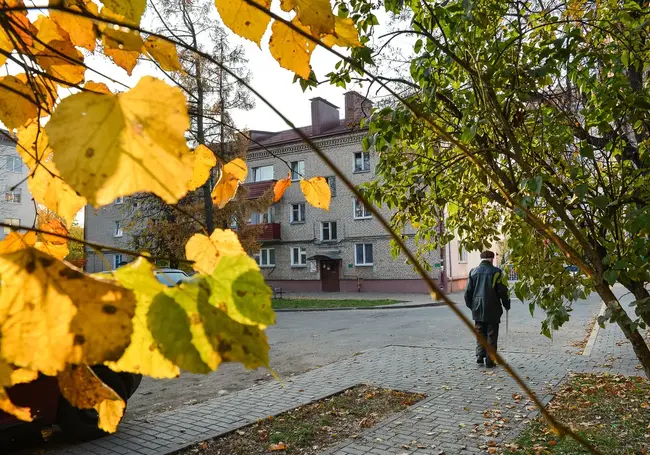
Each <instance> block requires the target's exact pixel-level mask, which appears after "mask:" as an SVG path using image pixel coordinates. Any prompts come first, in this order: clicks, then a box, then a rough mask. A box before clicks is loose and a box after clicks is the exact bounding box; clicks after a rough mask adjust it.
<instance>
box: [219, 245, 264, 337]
mask: <svg viewBox="0 0 650 455" xmlns="http://www.w3.org/2000/svg"><path fill="white" fill-rule="evenodd" d="M208 282H209V284H210V287H211V289H212V292H211V296H210V299H211V303H212V304H213V305H214V306H215V307H217V308H221V309H223V310H224V311H225V312H226V313H227V314H228V316H229V317H230V318H232V319H233V320H235V321H237V322H240V323H242V324H247V325H254V326H257V327H259V328H260V329H263V328H265V327H267V326H269V325H270V324H273V323H274V322H275V313H274V312H273V308H272V307H271V295H272V292H271V289H270V288H269V287H268V286H267V285H266V283H265V282H264V277H263V276H262V274H261V273H260V269H259V266H258V265H257V263H256V262H255V261H254V260H253V259H252V258H251V257H249V256H248V255H245V254H241V255H237V256H222V257H221V259H220V260H219V261H218V262H217V265H216V267H215V268H214V271H213V272H212V274H211V279H209V280H208Z"/></svg>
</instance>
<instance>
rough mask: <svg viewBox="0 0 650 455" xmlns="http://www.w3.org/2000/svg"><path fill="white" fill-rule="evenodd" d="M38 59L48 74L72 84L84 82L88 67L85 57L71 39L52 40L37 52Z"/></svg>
mask: <svg viewBox="0 0 650 455" xmlns="http://www.w3.org/2000/svg"><path fill="white" fill-rule="evenodd" d="M36 61H37V62H38V64H39V65H40V66H41V67H42V68H43V69H44V70H45V72H46V73H47V74H49V75H50V76H52V77H55V78H57V80H61V81H63V82H66V83H68V84H70V85H77V84H79V83H81V82H83V80H84V77H85V74H86V67H85V66H84V63H83V61H84V57H83V54H82V53H81V52H79V51H78V50H77V49H76V48H75V47H74V45H73V44H72V43H71V42H70V41H62V40H61V41H59V40H57V41H51V42H49V43H48V47H47V48H46V49H44V50H42V51H40V52H39V53H37V54H36Z"/></svg>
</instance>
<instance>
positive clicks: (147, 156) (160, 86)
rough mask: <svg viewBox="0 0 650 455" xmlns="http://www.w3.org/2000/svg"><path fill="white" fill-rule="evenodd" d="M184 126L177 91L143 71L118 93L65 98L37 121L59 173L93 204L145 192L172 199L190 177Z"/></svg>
mask: <svg viewBox="0 0 650 455" xmlns="http://www.w3.org/2000/svg"><path fill="white" fill-rule="evenodd" d="M81 113H84V114H85V115H83V116H82V115H80V114H81ZM72 124H74V125H75V127H76V128H77V130H76V132H75V134H70V125H72ZM188 128H189V117H188V115H187V109H186V104H185V97H184V96H183V93H182V91H181V90H180V89H179V88H175V87H170V86H169V85H167V84H166V83H164V82H163V81H161V80H158V79H155V78H153V77H150V76H145V77H143V78H142V79H140V81H139V82H138V84H137V85H136V86H135V87H134V88H133V89H131V90H129V91H128V92H125V93H120V94H118V95H100V94H95V93H78V94H75V95H72V96H69V97H67V98H65V99H64V100H63V101H61V103H60V104H59V105H58V106H57V108H56V109H55V111H54V114H52V118H51V119H50V121H49V122H48V123H47V125H46V126H45V130H46V131H47V134H48V136H49V138H50V146H51V147H52V149H53V150H54V163H55V165H56V167H57V169H58V170H59V172H60V173H61V177H62V178H63V179H64V180H65V181H66V182H67V183H68V184H69V185H70V186H71V187H72V188H73V189H75V190H76V191H78V192H79V194H81V195H82V196H84V197H86V198H87V199H88V202H89V203H90V204H92V205H94V206H95V207H99V206H101V205H106V204H109V203H111V202H112V201H114V200H115V198H116V197H118V196H128V195H130V194H134V193H138V192H145V191H146V192H151V193H154V194H156V195H158V196H160V197H161V198H162V199H163V200H164V201H165V202H167V203H169V204H174V203H176V202H177V201H178V200H179V199H180V198H181V197H183V196H184V195H185V193H186V192H187V190H188V183H189V181H190V179H191V178H192V162H193V158H192V154H191V152H190V150H189V149H188V148H187V144H186V143H185V136H184V134H185V130H187V129H188Z"/></svg>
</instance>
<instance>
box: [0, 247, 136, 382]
mask: <svg viewBox="0 0 650 455" xmlns="http://www.w3.org/2000/svg"><path fill="white" fill-rule="evenodd" d="M0 276H2V283H1V286H2V287H1V291H0V337H1V338H2V344H1V345H0V355H1V356H2V357H3V358H4V359H5V360H6V361H7V362H10V363H12V364H14V365H17V366H20V367H25V368H29V369H31V370H35V371H42V372H43V373H44V374H48V375H53V374H56V373H58V372H59V371H63V370H64V369H65V367H66V365H67V364H68V363H79V362H82V361H83V362H88V363H93V364H94V363H101V362H104V361H106V360H117V359H118V358H119V357H120V356H121V355H122V352H123V351H124V349H125V348H126V346H127V345H128V344H129V341H130V338H131V331H132V328H131V318H132V317H133V313H134V306H135V302H134V298H133V294H132V293H131V292H130V291H128V290H126V289H124V288H121V287H119V286H116V285H115V284H113V283H108V282H105V281H100V280H96V279H93V278H90V277H88V276H86V275H84V274H83V273H81V272H79V271H78V270H76V269H74V268H72V267H69V266H68V265H66V264H65V263H63V262H61V261H58V260H56V259H54V258H52V257H50V256H48V255H46V254H44V253H42V252H40V251H38V250H36V249H34V248H25V249H22V250H20V251H16V252H13V253H9V254H4V255H0Z"/></svg>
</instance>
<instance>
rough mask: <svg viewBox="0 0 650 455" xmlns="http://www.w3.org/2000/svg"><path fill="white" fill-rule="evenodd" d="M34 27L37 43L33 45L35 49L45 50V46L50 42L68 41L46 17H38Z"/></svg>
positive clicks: (54, 23)
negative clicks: (36, 31)
mask: <svg viewBox="0 0 650 455" xmlns="http://www.w3.org/2000/svg"><path fill="white" fill-rule="evenodd" d="M34 27H36V29H37V30H38V33H37V34H36V38H37V41H36V42H35V43H34V48H35V49H38V50H44V49H46V47H45V45H46V44H49V43H50V42H52V41H65V40H67V39H68V36H66V35H67V33H66V32H65V31H64V30H62V29H60V28H59V26H58V25H57V24H56V22H54V21H53V20H52V19H51V18H49V17H47V16H43V15H40V16H38V19H36V21H35V22H34Z"/></svg>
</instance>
